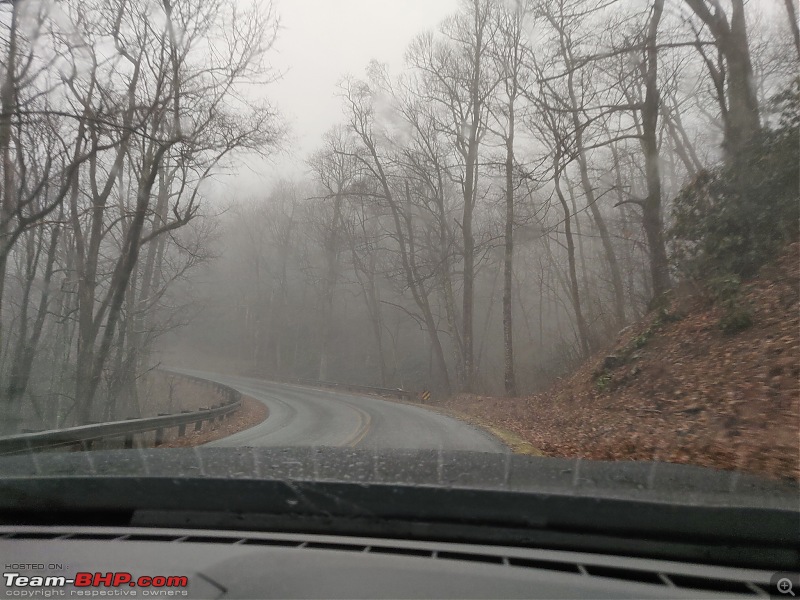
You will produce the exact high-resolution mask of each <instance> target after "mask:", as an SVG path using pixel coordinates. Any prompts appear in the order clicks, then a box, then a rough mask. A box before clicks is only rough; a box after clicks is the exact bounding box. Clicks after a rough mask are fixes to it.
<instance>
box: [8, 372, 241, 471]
mask: <svg viewBox="0 0 800 600" xmlns="http://www.w3.org/2000/svg"><path fill="white" fill-rule="evenodd" d="M169 373H170V374H171V375H176V376H178V377H183V378H185V379H188V380H191V381H192V382H193V383H196V384H200V385H205V386H209V387H212V388H214V389H216V391H217V392H218V393H220V394H222V396H223V397H224V398H225V399H226V402H225V403H223V404H221V405H218V406H217V405H215V406H212V407H211V408H206V409H201V410H198V411H194V412H182V413H179V414H174V415H160V416H158V417H146V418H142V419H126V420H124V421H113V422H109V423H93V424H91V425H78V426H77V427H68V428H65V429H52V430H49V431H37V432H33V433H20V434H17V435H10V436H6V437H0V455H2V454H17V453H20V452H32V451H35V450H44V449H47V448H58V447H74V446H80V447H81V448H82V449H84V450H89V449H90V448H91V447H92V444H93V443H94V442H96V441H99V440H103V439H110V438H123V439H124V444H125V448H132V447H133V436H134V435H136V434H142V433H146V432H148V431H155V432H156V436H155V445H156V446H158V445H159V444H160V443H161V442H162V441H163V439H164V430H165V429H169V428H171V427H177V428H178V436H179V437H182V436H184V435H185V434H186V426H187V425H191V424H194V430H195V431H200V430H201V429H202V427H203V423H204V422H206V421H208V422H213V421H215V420H217V419H219V420H222V419H224V418H225V417H228V416H230V415H231V414H233V413H234V412H235V411H236V410H237V409H238V408H239V407H240V406H241V403H242V395H241V394H240V393H239V392H238V391H236V390H235V389H233V388H231V387H229V386H226V385H222V384H220V383H216V382H213V381H208V380H206V379H201V378H199V377H193V376H191V375H183V374H178V373H172V372H171V371H170V372H169Z"/></svg>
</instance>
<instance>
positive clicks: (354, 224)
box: [0, 0, 800, 502]
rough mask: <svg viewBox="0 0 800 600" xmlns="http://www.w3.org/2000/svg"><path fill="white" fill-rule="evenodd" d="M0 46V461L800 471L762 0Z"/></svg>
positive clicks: (61, 23)
mask: <svg viewBox="0 0 800 600" xmlns="http://www.w3.org/2000/svg"><path fill="white" fill-rule="evenodd" d="M0 32H1V33H0V173H1V176H0V453H2V454H3V455H4V456H6V455H12V454H19V453H28V454H31V453H32V454H34V455H45V454H46V455H48V456H50V455H53V454H55V453H69V454H71V455H73V454H74V455H77V454H80V455H81V456H83V455H89V456H90V457H91V456H93V455H96V456H100V453H103V452H108V451H118V453H117V454H109V455H107V456H106V458H103V461H106V462H104V463H103V464H107V461H109V460H111V461H112V462H113V461H114V460H118V461H124V460H125V459H124V458H123V457H124V456H125V455H124V452H120V451H131V450H133V451H136V450H137V449H139V450H140V451H141V449H143V448H153V449H157V450H158V451H159V452H163V453H164V455H167V454H168V453H169V452H174V450H173V449H174V448H178V447H191V448H197V447H201V446H202V447H203V448H206V447H212V448H285V447H292V448H294V449H298V448H300V449H319V450H320V452H323V453H324V449H326V448H337V449H342V448H345V449H346V448H351V449H355V450H365V451H375V452H381V453H394V454H395V455H396V456H412V457H413V462H414V465H415V466H414V468H413V469H410V470H407V471H406V472H405V477H406V478H407V479H410V480H412V481H413V480H414V479H415V478H417V479H418V480H419V482H420V483H430V481H431V479H430V478H431V473H433V474H435V473H437V472H439V473H441V472H442V471H441V470H442V469H445V470H446V469H447V464H444V465H443V464H442V463H443V462H445V463H446V462H447V461H448V460H449V459H448V458H447V457H448V456H450V454H449V453H458V452H477V453H485V454H489V455H495V456H502V455H506V456H512V455H514V454H519V455H527V456H533V457H556V458H559V459H581V460H586V461H612V462H614V463H619V464H623V463H624V464H627V463H628V462H630V461H639V462H643V463H648V464H655V463H659V464H660V463H676V464H684V465H692V466H694V467H707V468H713V469H718V470H724V471H730V472H732V473H735V474H736V475H735V476H736V477H738V476H739V474H742V475H743V476H758V477H760V478H766V479H797V478H798V477H800V466H799V465H798V450H800V443H799V442H798V440H800V422H799V421H798V418H797V416H798V414H800V384H798V381H799V380H800V321H799V320H798V317H799V316H800V311H799V310H798V308H799V307H798V298H799V297H800V292H799V291H798V290H800V266H799V265H800V261H798V252H799V249H800V246H798V223H799V222H800V217H799V216H798V189H799V188H800V182H799V181H798V163H799V162H800V160H798V159H799V158H800V157H799V156H798V154H799V152H798V148H799V147H800V142H799V141H798V123H799V122H800V117H799V116H798V115H799V114H800V79H798V76H797V65H798V59H800V32H798V25H797V14H796V8H795V5H794V4H793V3H792V2H789V1H787V2H784V1H782V0H759V1H758V2H755V1H750V2H745V1H744V0H719V1H712V0H648V1H647V2H643V1H641V0H610V1H609V0H403V1H402V2H376V1H374V0H347V1H342V2H330V1H324V0H291V1H289V0H273V1H272V2H270V1H269V0H246V1H241V0H213V1H208V0H88V1H87V0H80V1H79V0H16V1H13V2H3V3H0ZM337 452H338V454H336V456H337V457H341V456H345V457H346V456H347V455H346V454H345V455H342V454H341V450H337ZM178 455H180V456H187V455H186V454H179V453H178V454H175V453H173V456H178ZM104 456H105V455H104ZM148 456H150V455H148ZM292 456H300V457H301V458H298V459H296V460H297V461H298V464H299V465H300V466H299V467H298V469H299V471H298V472H300V471H302V472H306V471H307V467H308V464H306V463H305V462H304V461H305V459H303V458H302V456H303V455H302V454H300V455H295V454H293V455H292ZM308 456H311V455H308ZM109 457H111V458H109ZM114 457H117V458H114ZM443 457H444V458H443ZM513 458H514V460H516V459H517V458H518V457H513ZM293 460H294V459H293ZM308 460H311V459H310V458H309V459H308ZM376 460H377V459H376ZM509 461H510V459H509V460H506V459H500V458H498V459H497V460H495V459H492V458H484V459H482V462H480V463H475V464H476V465H477V466H475V467H474V468H475V469H476V470H475V471H474V472H472V473H465V475H464V476H465V477H466V478H467V479H469V480H471V481H474V480H478V479H481V478H482V479H481V481H483V484H484V485H488V486H489V487H496V488H502V487H503V486H504V485H506V484H508V477H509V476H508V472H505V474H504V473H503V469H504V468H505V469H507V465H508V464H510V462H509ZM75 464H81V463H80V462H79V461H78V462H76V463H75ZM92 464H95V463H92ZM120 464H123V462H120ZM182 464H183V463H182V462H181V461H175V462H174V463H170V465H171V466H170V467H169V468H170V469H171V470H169V473H170V474H171V475H175V476H185V477H187V478H188V477H193V476H195V475H196V474H197V472H196V471H195V470H194V469H184V468H183V467H181V465H182ZM292 464H294V463H292ZM315 464H316V463H315ZM326 464H327V463H326ZM330 464H332V465H336V464H339V465H341V466H340V467H338V470H337V467H335V466H334V467H330V469H332V470H330V472H326V474H325V476H327V477H331V478H338V479H341V480H346V481H347V480H352V479H354V478H355V479H358V478H359V477H360V476H356V475H354V474H353V471H352V468H353V465H352V464H350V463H348V460H347V458H343V459H339V458H337V459H336V460H334V461H333V462H331V463H330ZM376 464H377V463H376ZM460 464H461V463H459V465H460ZM465 464H467V463H465ZM515 464H516V463H515ZM558 464H559V465H562V466H563V464H566V463H558ZM480 465H491V466H490V467H486V470H485V474H484V471H481V470H480ZM504 465H506V466H504ZM673 466H674V465H667V467H670V468H671V467H673ZM253 468H256V470H257V469H258V467H253ZM261 468H263V465H262V467H261ZM283 468H288V467H286V465H284V467H283ZM326 468H327V467H326ZM370 468H372V467H370ZM458 468H459V469H462V470H469V467H464V466H459V467H458ZM559 468H561V467H559ZM554 469H556V468H554ZM201 470H202V468H201ZM375 470H376V471H375V472H377V471H378V470H379V469H378V467H375ZM437 470H438V471H437ZM556 470H558V469H556ZM556 470H554V471H553V472H554V473H555V472H556ZM312 471H313V469H312ZM258 472H259V473H262V474H263V471H258ZM282 472H283V471H282ZM459 472H461V471H459ZM639 472H640V471H637V473H639ZM286 473H289V476H290V477H291V473H292V470H291V468H288V471H286ZM520 473H526V472H525V470H524V469H522V470H521V471H520ZM542 473H543V472H542V471H537V470H536V469H532V470H530V471H529V472H528V473H527V474H525V475H524V478H527V480H528V481H530V482H535V481H536V480H537V477H544V476H543V475H542ZM661 473H664V474H670V473H673V471H671V470H670V469H669V468H665V470H664V471H659V470H654V467H648V468H646V469H642V470H641V482H642V484H641V485H643V486H645V487H646V486H648V485H650V484H652V482H653V478H657V477H661V476H662V475H660V474H661ZM687 473H689V471H687ZM692 473H695V475H692V477H694V478H695V480H699V479H702V477H703V476H702V475H697V474H696V473H698V471H692ZM700 473H702V472H700ZM95 474H96V473H95ZM284 474H285V473H284ZM312 474H313V475H315V476H317V475H319V473H312ZM663 476H664V477H666V479H664V480H663V481H662V483H661V484H660V485H661V487H662V489H665V488H668V487H669V485H671V484H670V483H669V482H670V481H673V480H672V479H670V478H671V477H672V476H671V475H663ZM365 477H366V476H365ZM458 477H460V475H455V476H454V480H458ZM520 477H523V476H522V475H520ZM570 477H572V476H570ZM574 477H575V478H576V479H575V480H576V481H577V478H578V477H579V475H578V470H577V469H576V470H575V471H574ZM637 477H638V475H637ZM612 479H613V478H612ZM434 480H436V479H435V477H434ZM436 481H439V482H441V479H438V480H436ZM637 481H638V480H637ZM724 481H726V482H731V481H736V480H735V479H724ZM742 481H744V479H743V480H742ZM748 481H749V480H748ZM675 485H677V484H675ZM724 485H725V486H727V487H730V488H731V489H733V488H735V487H736V484H735V483H730V484H729V483H725V484H724ZM752 489H753V490H756V492H753V493H755V494H756V495H757V493H758V492H757V490H760V489H761V488H759V487H758V486H756V487H754V488H752ZM763 489H765V490H766V489H769V488H763ZM751 491H752V490H751ZM763 494H764V496H765V498H764V502H768V499H767V498H766V495H767V493H766V492H763Z"/></svg>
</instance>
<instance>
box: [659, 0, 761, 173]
mask: <svg viewBox="0 0 800 600" xmlns="http://www.w3.org/2000/svg"><path fill="white" fill-rule="evenodd" d="M685 2H686V4H688V5H689V7H690V8H691V9H692V10H693V11H694V12H695V14H696V15H697V16H698V17H699V18H700V19H701V20H702V21H703V22H704V23H705V24H706V25H707V26H708V28H709V31H711V34H712V35H713V36H714V39H715V40H716V42H717V46H718V48H719V50H720V52H721V53H722V54H723V56H724V57H725V61H726V63H727V79H728V87H727V94H726V95H727V100H728V102H727V115H726V116H725V144H724V146H725V151H726V153H727V155H728V157H729V158H730V157H732V156H735V155H737V154H738V153H739V152H741V150H742V149H743V148H744V147H746V146H747V144H748V143H749V142H750V140H751V139H752V138H753V136H755V135H756V134H757V133H758V132H760V131H761V122H760V118H759V108H758V98H757V96H756V89H755V85H754V83H753V66H752V63H751V61H750V47H749V43H748V40H747V23H746V19H745V10H744V0H731V20H730V23H728V21H727V19H726V16H725V13H724V12H723V10H722V9H721V8H720V7H719V5H718V4H717V2H713V3H712V4H713V5H714V12H713V13H712V12H711V10H710V8H709V6H708V4H707V0H685ZM653 10H654V13H656V12H657V13H658V18H659V19H660V14H661V11H662V10H663V2H662V1H661V0H656V1H654V5H653ZM653 19H654V20H655V19H656V16H655V14H654V17H653ZM653 22H654V21H653V20H651V23H650V26H651V29H652V27H653ZM655 25H656V27H657V26H658V23H657V22H656V23H655ZM648 38H650V35H648ZM653 52H655V49H653ZM648 60H649V59H648Z"/></svg>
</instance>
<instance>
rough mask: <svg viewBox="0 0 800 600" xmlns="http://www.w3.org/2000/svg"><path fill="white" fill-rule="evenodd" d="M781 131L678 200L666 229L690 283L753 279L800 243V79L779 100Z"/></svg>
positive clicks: (697, 181)
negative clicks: (789, 247) (718, 278)
mask: <svg viewBox="0 0 800 600" xmlns="http://www.w3.org/2000/svg"><path fill="white" fill-rule="evenodd" d="M773 106H774V107H775V108H776V110H777V111H778V112H780V114H781V118H780V122H779V125H778V127H776V128H775V129H771V130H770V129H766V130H765V131H764V132H763V133H762V134H761V135H759V136H758V137H757V138H756V139H754V140H753V141H752V142H751V143H750V145H749V146H748V147H747V148H745V149H744V150H743V151H742V152H740V153H738V154H737V155H736V156H733V157H730V158H729V159H728V161H727V162H726V163H725V164H724V165H722V166H720V167H718V168H716V169H713V170H707V171H702V172H700V173H698V174H697V176H696V177H695V178H694V180H693V181H692V182H691V183H690V184H689V185H687V186H686V187H685V188H684V189H683V190H682V191H681V193H680V194H679V195H678V197H677V198H676V199H675V202H674V205H673V210H672V217H673V223H674V224H673V226H672V227H671V229H670V230H669V231H668V234H667V235H668V239H669V241H670V246H671V251H672V252H671V254H672V256H671V258H672V263H673V266H674V267H675V268H676V269H677V270H678V271H679V273H680V274H682V275H684V276H687V277H689V278H692V279H706V278H710V277H714V276H729V275H736V276H739V277H741V278H748V277H752V276H753V275H755V274H756V273H757V271H758V269H759V268H760V267H761V266H762V265H763V264H764V263H766V262H767V261H768V260H770V259H771V258H773V257H774V256H775V254H776V253H777V252H778V250H779V249H780V248H781V247H782V246H783V245H784V244H786V243H787V242H789V241H792V240H795V239H797V237H798V223H799V222H800V210H798V206H799V201H800V198H799V197H798V188H800V164H798V147H799V146H800V138H799V137H798V125H800V78H798V79H797V80H795V82H794V83H793V84H792V86H791V88H790V89H788V90H787V91H785V92H783V93H782V94H779V95H778V96H776V97H775V98H774V99H773Z"/></svg>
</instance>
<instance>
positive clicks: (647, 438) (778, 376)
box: [443, 243, 800, 478]
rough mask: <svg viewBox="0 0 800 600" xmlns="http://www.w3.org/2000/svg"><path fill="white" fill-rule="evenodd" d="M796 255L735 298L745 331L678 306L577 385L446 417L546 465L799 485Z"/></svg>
mask: <svg viewBox="0 0 800 600" xmlns="http://www.w3.org/2000/svg"><path fill="white" fill-rule="evenodd" d="M799 252H800V246H799V245H798V244H797V243H795V244H793V245H792V246H790V247H789V248H788V250H787V252H786V253H785V254H784V255H783V256H782V257H781V258H780V260H778V261H776V262H775V263H774V264H772V265H768V266H766V267H764V268H762V270H761V271H760V273H759V275H758V277H756V278H755V279H753V280H751V281H749V282H746V283H745V284H743V285H742V287H741V290H740V298H741V304H742V305H743V306H748V307H749V314H750V316H751V317H752V325H751V326H750V327H749V328H747V329H744V330H743V331H740V332H738V333H734V334H726V333H725V332H723V330H722V329H721V327H720V320H721V319H722V318H723V316H724V309H723V308H721V306H720V305H719V304H718V303H717V304H714V303H712V302H710V301H709V299H708V298H705V297H703V296H702V295H701V294H694V295H688V294H682V295H681V294H676V296H675V297H674V298H673V299H672V300H671V302H670V305H669V307H668V308H667V309H666V311H665V312H663V311H662V312H658V313H651V314H650V315H648V316H647V317H646V318H645V319H644V320H643V321H642V322H640V323H638V324H636V325H634V326H632V327H629V328H627V329H626V330H623V332H622V334H621V335H620V337H619V339H618V340H617V341H616V342H615V343H614V344H612V345H610V347H609V348H607V349H606V350H605V351H603V352H600V353H597V354H596V355H595V356H593V357H592V358H591V359H590V360H588V361H587V362H586V363H585V364H584V365H583V367H581V368H580V369H579V370H578V371H576V372H575V373H574V374H573V375H572V376H570V377H569V378H567V379H564V380H562V381H561V382H559V383H558V384H557V385H556V386H554V387H553V388H552V389H551V390H549V391H548V392H546V393H544V394H539V395H535V396H532V397H528V398H516V399H507V398H490V397H480V396H467V395H460V396H456V397H454V398H450V399H448V400H446V401H443V405H445V406H446V407H447V408H450V409H452V410H456V411H459V412H461V413H464V414H465V415H467V416H468V417H472V418H478V419H481V420H484V421H489V422H492V423H496V424H497V425H499V426H502V427H504V428H507V429H510V430H512V431H514V432H515V433H517V434H518V435H520V436H521V437H522V438H523V439H525V440H527V441H528V442H530V443H531V444H533V445H534V446H535V447H537V448H538V449H540V450H541V451H543V452H544V453H545V454H548V455H552V456H569V457H576V456H582V457H587V458H594V459H624V460H631V459H639V460H661V461H668V462H677V463H689V464H695V465H704V466H711V467H717V468H723V469H741V470H745V471H750V472H756V473H762V474H767V475H770V476H773V477H781V478H784V477H792V478H800V468H799V467H800V304H799V303H798V300H799V299H800V260H799V259H798V258H799V257H798V253H799Z"/></svg>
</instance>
